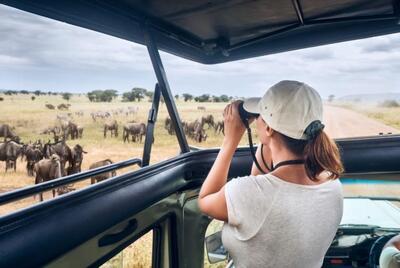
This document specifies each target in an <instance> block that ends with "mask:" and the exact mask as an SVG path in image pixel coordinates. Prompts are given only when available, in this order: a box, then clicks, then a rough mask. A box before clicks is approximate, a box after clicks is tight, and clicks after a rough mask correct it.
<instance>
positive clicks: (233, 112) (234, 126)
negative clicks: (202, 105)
mask: <svg viewBox="0 0 400 268" xmlns="http://www.w3.org/2000/svg"><path fill="white" fill-rule="evenodd" d="M240 102H241V101H235V102H232V103H231V104H228V105H227V106H226V107H225V109H224V113H223V115H224V132H225V137H224V143H225V142H226V143H228V144H229V145H232V146H237V145H238V144H239V142H240V139H241V138H242V136H243V134H244V132H245V131H246V128H245V126H244V125H243V123H242V120H241V119H240V116H239V109H238V108H239V107H238V106H239V103H240Z"/></svg>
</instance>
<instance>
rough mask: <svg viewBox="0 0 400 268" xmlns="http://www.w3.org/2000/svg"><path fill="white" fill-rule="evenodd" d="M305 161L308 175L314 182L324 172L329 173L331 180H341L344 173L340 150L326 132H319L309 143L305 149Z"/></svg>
mask: <svg viewBox="0 0 400 268" xmlns="http://www.w3.org/2000/svg"><path fill="white" fill-rule="evenodd" d="M304 161H305V163H304V165H305V168H306V172H307V175H308V177H309V178H310V179H312V180H315V179H316V177H317V176H318V175H319V174H320V173H321V172H322V171H328V172H329V173H330V175H329V178H330V179H337V178H339V176H340V174H341V173H342V172H343V165H342V161H341V160H340V153H339V149H338V147H337V145H336V143H335V142H334V141H333V140H332V139H330V138H329V137H328V135H326V133H325V132H324V131H319V133H318V134H317V135H316V136H315V137H314V138H313V139H312V140H310V141H308V142H307V144H306V146H305V148H304Z"/></svg>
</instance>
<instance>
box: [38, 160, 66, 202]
mask: <svg viewBox="0 0 400 268" xmlns="http://www.w3.org/2000/svg"><path fill="white" fill-rule="evenodd" d="M34 170H35V174H36V178H35V184H39V183H42V182H46V181H50V180H54V179H57V178H60V177H61V174H62V173H61V161H60V157H59V156H58V155H57V154H52V155H51V156H50V158H49V159H42V160H40V161H39V162H37V163H36V164H35V167H34ZM55 192H56V190H55V189H53V197H54V196H55V194H56V193H55ZM40 201H43V193H40Z"/></svg>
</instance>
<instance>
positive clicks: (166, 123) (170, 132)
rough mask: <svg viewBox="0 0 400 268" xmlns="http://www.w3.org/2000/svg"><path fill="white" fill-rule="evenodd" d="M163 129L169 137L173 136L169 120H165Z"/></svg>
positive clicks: (172, 128) (172, 127)
mask: <svg viewBox="0 0 400 268" xmlns="http://www.w3.org/2000/svg"><path fill="white" fill-rule="evenodd" d="M164 128H165V129H166V130H167V131H168V134H169V135H173V134H174V133H175V131H174V126H173V125H172V121H171V118H169V117H167V118H165V123H164Z"/></svg>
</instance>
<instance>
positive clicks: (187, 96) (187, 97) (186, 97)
mask: <svg viewBox="0 0 400 268" xmlns="http://www.w3.org/2000/svg"><path fill="white" fill-rule="evenodd" d="M182 97H183V100H184V101H185V102H187V101H191V100H192V99H193V95H191V94H188V93H183V94H182Z"/></svg>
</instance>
